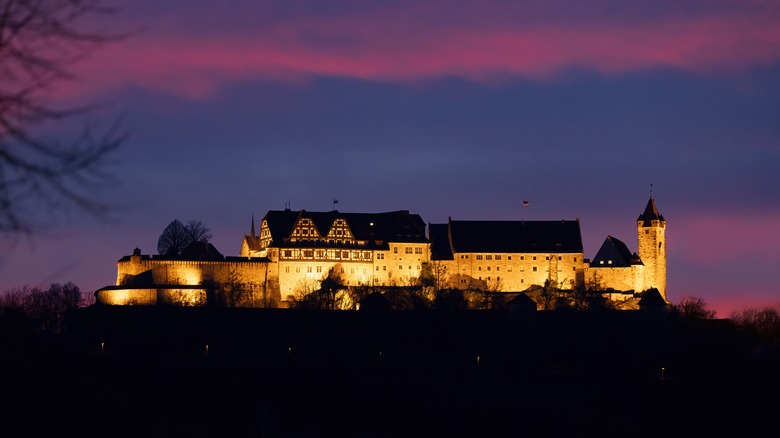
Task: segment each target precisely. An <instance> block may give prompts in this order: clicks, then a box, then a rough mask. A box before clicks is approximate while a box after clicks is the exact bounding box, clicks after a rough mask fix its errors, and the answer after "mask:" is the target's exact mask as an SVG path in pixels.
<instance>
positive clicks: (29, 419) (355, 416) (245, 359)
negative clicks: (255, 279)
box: [0, 307, 780, 437]
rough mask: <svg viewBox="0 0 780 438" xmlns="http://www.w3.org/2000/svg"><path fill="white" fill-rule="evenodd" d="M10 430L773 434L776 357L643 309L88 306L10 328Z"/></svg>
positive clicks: (728, 333) (6, 369)
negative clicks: (59, 322) (52, 321)
mask: <svg viewBox="0 0 780 438" xmlns="http://www.w3.org/2000/svg"><path fill="white" fill-rule="evenodd" d="M0 334H1V335H2V336H3V338H0V360H2V369H1V371H2V376H1V377H0V383H1V384H2V394H1V395H0V400H1V401H2V402H1V403H2V404H0V427H1V428H2V429H0V436H5V437H17V436H20V437H21V436H35V437H39V436H41V437H43V436H46V437H48V436H81V437H83V436H111V437H114V436H145V437H148V436H190V437H199V436H258V437H264V436H267V437H321V436H339V437H398V436H404V437H408V436H426V437H439V436H478V437H498V436H518V437H519V436H556V437H557V436H566V437H569V436H582V435H594V434H597V435H600V436H633V437H636V436H640V437H644V436H647V437H650V436H662V435H667V436H685V435H688V436H706V435H710V436H731V437H740V436H780V426H778V424H780V422H779V421H778V415H780V401H779V400H780V397H779V396H780V392H778V389H780V385H779V382H780V376H778V374H780V361H779V360H778V354H777V352H776V351H772V350H768V349H763V348H762V346H761V345H758V344H756V343H754V342H752V341H750V340H748V339H745V338H743V337H742V336H740V334H739V333H737V332H736V331H735V330H734V329H733V328H732V327H731V326H730V324H729V322H728V321H726V320H715V321H696V322H695V324H694V323H691V322H686V321H683V320H680V319H677V318H674V317H669V316H665V317H664V316H659V315H651V314H647V313H642V312H613V313H595V314H592V313H568V312H563V313H562V312H545V313H537V314H527V315H511V314H509V313H506V312H501V311H484V312H481V311H466V312H435V313H434V312H414V313H405V312H391V313H365V312H335V313H333V312H332V313H326V312H297V311H292V310H260V309H254V310H249V309H235V310H234V309H223V310H212V309H164V308H124V309H123V308H98V307H93V308H88V309H82V310H81V311H80V312H79V313H78V314H76V315H73V316H72V317H71V319H70V320H69V324H68V329H67V330H66V332H65V333H64V334H62V335H59V336H56V337H52V338H45V337H42V336H40V335H31V334H29V333H27V332H24V331H16V330H15V329H14V327H13V326H12V325H9V324H5V326H4V328H3V331H2V333H0Z"/></svg>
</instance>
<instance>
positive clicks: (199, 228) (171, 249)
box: [157, 219, 211, 257]
mask: <svg viewBox="0 0 780 438" xmlns="http://www.w3.org/2000/svg"><path fill="white" fill-rule="evenodd" d="M209 239H211V232H210V230H209V227H207V226H205V225H203V223H202V222H201V221H196V220H191V221H189V222H187V225H184V224H183V223H182V222H181V221H180V220H178V219H174V220H173V221H172V222H171V223H170V224H168V226H167V227H165V229H164V230H163V232H162V234H160V237H159V238H158V239H157V253H158V254H160V255H164V256H166V257H176V256H178V255H179V254H181V252H182V251H183V250H184V248H186V247H187V246H189V244H191V243H192V242H207V241H208V240H209Z"/></svg>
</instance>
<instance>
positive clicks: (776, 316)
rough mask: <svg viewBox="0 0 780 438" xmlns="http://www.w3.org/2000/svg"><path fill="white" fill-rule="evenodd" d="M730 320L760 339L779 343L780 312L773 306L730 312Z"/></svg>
mask: <svg viewBox="0 0 780 438" xmlns="http://www.w3.org/2000/svg"><path fill="white" fill-rule="evenodd" d="M731 320H732V321H734V324H735V325H736V326H737V327H739V328H740V329H741V330H743V331H745V332H746V333H748V334H750V335H752V336H754V337H755V338H756V339H758V340H760V341H763V342H768V343H771V344H775V345H778V344H780V312H778V310H777V309H776V308H774V307H764V308H751V309H745V310H744V311H742V312H736V313H734V314H732V315H731Z"/></svg>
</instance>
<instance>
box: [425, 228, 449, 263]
mask: <svg viewBox="0 0 780 438" xmlns="http://www.w3.org/2000/svg"><path fill="white" fill-rule="evenodd" d="M448 233H449V227H448V225H447V224H430V225H428V239H429V240H430V241H431V260H452V259H453V256H452V248H451V247H450V238H449V235H448Z"/></svg>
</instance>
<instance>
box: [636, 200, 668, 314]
mask: <svg viewBox="0 0 780 438" xmlns="http://www.w3.org/2000/svg"><path fill="white" fill-rule="evenodd" d="M636 227H637V248H638V252H639V258H640V259H641V260H642V263H643V265H644V267H643V269H642V271H643V273H642V275H641V277H642V289H643V290H647V289H650V288H653V287H654V288H656V289H658V291H659V292H660V293H661V296H662V297H663V298H664V300H665V299H666V220H665V219H664V217H663V215H661V214H659V213H658V209H657V208H656V206H655V201H654V200H653V197H652V195H651V196H650V200H648V201H647V206H646V207H645V211H644V212H643V213H642V214H640V215H639V217H638V218H637V220H636Z"/></svg>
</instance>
